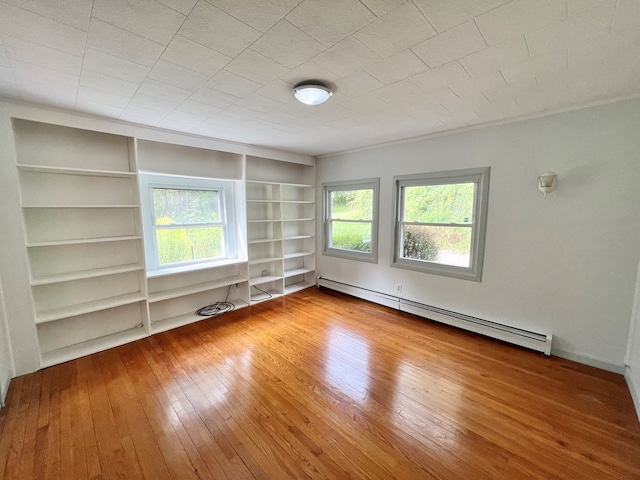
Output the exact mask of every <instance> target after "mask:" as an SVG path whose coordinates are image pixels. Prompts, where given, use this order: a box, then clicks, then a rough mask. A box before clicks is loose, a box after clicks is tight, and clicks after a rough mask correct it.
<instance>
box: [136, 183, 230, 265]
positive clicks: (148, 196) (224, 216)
mask: <svg viewBox="0 0 640 480" xmlns="http://www.w3.org/2000/svg"><path fill="white" fill-rule="evenodd" d="M138 178H139V185H140V206H141V214H142V215H141V216H142V235H143V243H144V247H145V248H144V251H145V255H144V257H145V265H146V269H147V276H156V275H163V274H165V273H166V274H169V273H175V272H187V271H191V270H198V269H201V268H208V267H213V266H219V265H226V264H229V263H235V262H238V261H240V258H239V254H240V245H239V244H240V239H239V238H238V233H237V231H236V230H237V229H236V211H235V210H236V207H235V202H236V198H235V195H236V185H235V183H236V182H234V181H233V180H219V179H213V178H204V177H187V176H181V175H170V174H162V173H151V172H142V171H141V172H139V175H138ZM154 188H166V189H176V190H208V191H217V192H220V197H219V201H220V222H214V223H222V224H223V225H222V232H223V238H222V241H223V244H224V245H225V247H226V250H227V254H226V256H224V257H217V258H208V259H202V260H192V261H185V262H177V263H171V264H167V265H161V264H160V262H159V258H158V244H157V238H156V228H155V224H154V218H155V212H154V209H153V189H154ZM184 226H186V227H189V225H186V224H185V225H184ZM196 226H198V227H200V226H202V225H196Z"/></svg>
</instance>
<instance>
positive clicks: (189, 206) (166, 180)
mask: <svg viewBox="0 0 640 480" xmlns="http://www.w3.org/2000/svg"><path fill="white" fill-rule="evenodd" d="M140 186H141V187H140V191H141V205H142V214H143V230H144V233H145V235H144V242H145V252H146V263H147V270H148V271H150V272H153V271H158V270H162V269H168V268H174V269H175V268H178V269H183V270H188V269H190V267H191V268H193V267H194V266H200V265H202V264H210V263H211V264H213V263H216V262H221V261H226V260H229V259H232V258H235V257H236V256H237V253H236V244H237V241H236V234H235V228H234V225H235V221H234V208H233V198H234V183H233V182H231V181H221V180H212V179H206V178H195V177H178V176H174V175H161V174H149V173H141V174H140Z"/></svg>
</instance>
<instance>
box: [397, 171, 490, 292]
mask: <svg viewBox="0 0 640 480" xmlns="http://www.w3.org/2000/svg"><path fill="white" fill-rule="evenodd" d="M489 173H490V168H489V167H486V168H469V169H463V170H450V171H445V172H434V173H422V174H414V175H401V176H395V177H393V185H394V195H393V196H394V202H395V205H394V226H395V227H394V232H393V238H392V243H391V244H392V245H393V256H392V260H391V266H393V267H397V268H406V269H409V270H417V271H420V272H426V273H432V274H436V275H445V276H449V277H456V278H462V279H465V280H474V281H476V282H480V281H482V266H483V260H484V244H485V235H486V229H487V207H488V204H489ZM471 182H473V183H475V195H474V200H473V218H472V221H471V224H470V226H469V228H471V252H470V253H471V258H470V262H469V263H470V265H469V267H460V266H455V265H446V264H440V263H435V262H429V261H425V260H415V259H409V258H404V257H402V255H401V254H402V247H403V245H402V240H403V237H402V232H403V224H404V222H403V218H402V212H403V211H404V205H403V200H404V198H403V188H404V187H415V186H428V185H448V184H456V183H471ZM429 225H430V224H429ZM449 225H451V226H467V225H458V224H447V225H445V226H449Z"/></svg>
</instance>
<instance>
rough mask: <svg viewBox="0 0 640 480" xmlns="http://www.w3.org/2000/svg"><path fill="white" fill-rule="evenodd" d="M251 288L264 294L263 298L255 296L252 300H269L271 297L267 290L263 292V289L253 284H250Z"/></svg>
mask: <svg viewBox="0 0 640 480" xmlns="http://www.w3.org/2000/svg"><path fill="white" fill-rule="evenodd" d="M252 286H253V288H255V289H256V290H258V291H259V292H262V293H264V294H265V295H266V297H265V298H256V299H254V300H269V299H270V298H273V295H271V294H270V293H269V292H265V291H264V290H262V289H261V288H258V287H256V286H255V285H252Z"/></svg>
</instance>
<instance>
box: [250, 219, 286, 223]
mask: <svg viewBox="0 0 640 480" xmlns="http://www.w3.org/2000/svg"><path fill="white" fill-rule="evenodd" d="M281 221H282V220H280V219H279V218H270V219H266V218H261V219H256V220H247V223H277V222H281Z"/></svg>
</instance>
